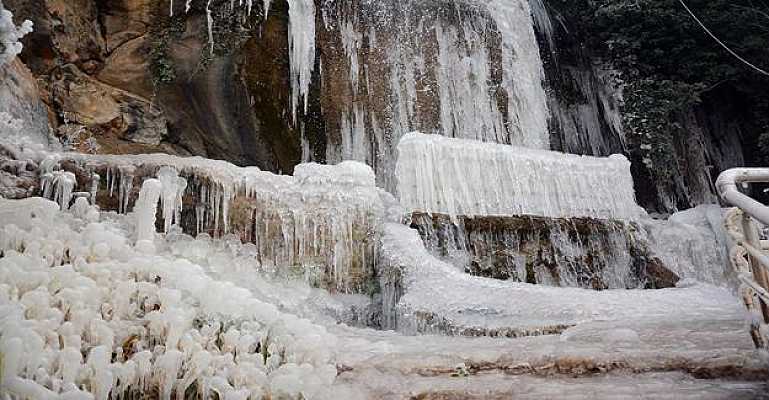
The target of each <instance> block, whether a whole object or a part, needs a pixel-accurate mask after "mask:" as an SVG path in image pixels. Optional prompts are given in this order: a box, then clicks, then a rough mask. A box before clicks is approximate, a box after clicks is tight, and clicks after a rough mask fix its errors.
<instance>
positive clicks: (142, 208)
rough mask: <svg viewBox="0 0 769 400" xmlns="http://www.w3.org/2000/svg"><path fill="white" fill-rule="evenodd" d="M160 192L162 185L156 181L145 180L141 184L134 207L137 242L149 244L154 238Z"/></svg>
mask: <svg viewBox="0 0 769 400" xmlns="http://www.w3.org/2000/svg"><path fill="white" fill-rule="evenodd" d="M162 191H163V184H162V183H161V182H160V181H159V180H157V179H147V180H146V181H144V183H143V184H142V188H141V190H140V191H139V198H138V200H136V206H135V207H134V214H135V216H136V236H137V239H136V240H137V242H140V241H150V242H151V241H153V239H154V238H155V217H156V213H157V208H158V201H159V200H160V195H161V193H162Z"/></svg>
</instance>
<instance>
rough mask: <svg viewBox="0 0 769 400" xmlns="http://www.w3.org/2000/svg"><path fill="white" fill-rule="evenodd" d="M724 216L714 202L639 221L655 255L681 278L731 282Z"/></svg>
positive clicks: (732, 279)
mask: <svg viewBox="0 0 769 400" xmlns="http://www.w3.org/2000/svg"><path fill="white" fill-rule="evenodd" d="M724 217H725V214H724V211H723V210H722V209H721V207H719V206H718V205H702V206H699V207H696V208H693V209H690V210H685V211H681V212H679V213H676V214H673V215H672V216H671V217H670V218H669V219H668V220H652V219H644V220H642V225H643V227H644V230H645V231H646V232H647V234H648V239H649V242H650V243H651V248H652V250H653V251H654V253H655V255H657V256H658V257H660V259H661V260H662V261H663V262H664V263H665V265H666V266H668V268H670V269H671V270H672V271H673V272H675V273H676V274H677V275H678V276H680V277H681V278H682V279H684V280H695V281H699V282H707V283H711V284H714V285H725V286H734V285H735V283H736V276H735V272H734V271H733V270H732V266H731V264H730V262H729V248H730V247H731V245H730V240H729V239H728V237H727V235H726V231H725V229H724V227H723V219H724Z"/></svg>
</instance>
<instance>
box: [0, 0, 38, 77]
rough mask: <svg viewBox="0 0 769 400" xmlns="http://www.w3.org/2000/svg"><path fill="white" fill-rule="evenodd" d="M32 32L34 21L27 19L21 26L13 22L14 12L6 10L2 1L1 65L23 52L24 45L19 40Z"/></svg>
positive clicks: (0, 30)
mask: <svg viewBox="0 0 769 400" xmlns="http://www.w3.org/2000/svg"><path fill="white" fill-rule="evenodd" d="M30 32H32V21H29V20H26V21H24V22H22V24H21V25H20V26H16V25H15V24H14V23H13V14H12V13H11V12H10V11H8V10H6V9H5V7H4V6H3V2H2V1H0V67H2V66H3V65H5V64H7V63H9V62H11V61H13V59H14V58H16V56H17V55H18V54H19V53H21V49H22V48H23V45H22V44H21V43H20V42H19V40H20V39H21V38H23V37H24V36H25V35H26V34H28V33H30Z"/></svg>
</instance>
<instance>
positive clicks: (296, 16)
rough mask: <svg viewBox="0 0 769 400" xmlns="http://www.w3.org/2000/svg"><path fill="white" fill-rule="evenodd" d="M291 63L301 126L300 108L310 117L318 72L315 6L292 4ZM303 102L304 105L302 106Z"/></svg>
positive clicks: (304, 1) (308, 1) (298, 0)
mask: <svg viewBox="0 0 769 400" xmlns="http://www.w3.org/2000/svg"><path fill="white" fill-rule="evenodd" d="M288 19H289V28H288V30H289V34H288V47H289V60H290V63H291V64H290V74H291V75H290V79H291V112H292V115H293V117H294V122H295V123H296V122H297V108H298V107H299V105H300V104H302V106H303V112H304V113H307V101H308V97H309V95H310V82H311V80H312V72H313V71H314V70H315V2H314V1H313V0H289V2H288ZM300 101H301V103H300Z"/></svg>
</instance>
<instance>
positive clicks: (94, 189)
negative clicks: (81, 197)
mask: <svg viewBox="0 0 769 400" xmlns="http://www.w3.org/2000/svg"><path fill="white" fill-rule="evenodd" d="M100 182H101V177H100V176H99V174H96V173H94V174H91V191H90V193H91V204H92V205H96V194H97V193H99V183H100Z"/></svg>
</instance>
